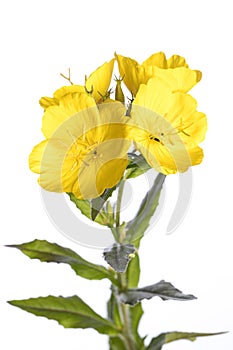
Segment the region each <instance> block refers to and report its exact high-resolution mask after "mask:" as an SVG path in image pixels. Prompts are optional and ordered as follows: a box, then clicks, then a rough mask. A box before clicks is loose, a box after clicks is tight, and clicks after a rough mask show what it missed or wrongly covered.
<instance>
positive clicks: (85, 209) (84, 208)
mask: <svg viewBox="0 0 233 350" xmlns="http://www.w3.org/2000/svg"><path fill="white" fill-rule="evenodd" d="M67 194H68V195H69V197H70V200H71V201H72V202H73V203H74V204H75V205H76V207H77V208H78V209H79V210H80V211H81V213H82V214H83V215H85V216H86V217H87V218H88V219H90V220H92V221H93V219H92V204H91V201H89V200H88V199H78V198H76V197H75V195H74V194H73V193H67ZM95 222H97V223H98V224H100V225H104V226H108V224H109V218H108V216H107V214H106V213H104V212H103V211H101V212H100V213H99V215H98V216H97V217H96V218H95Z"/></svg>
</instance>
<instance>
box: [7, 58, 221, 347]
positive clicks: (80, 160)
mask: <svg viewBox="0 0 233 350" xmlns="http://www.w3.org/2000/svg"><path fill="white" fill-rule="evenodd" d="M114 66H115V67H114ZM117 68H118V72H117V71H116V69H117ZM61 75H62V76H63V78H65V79H66V81H67V83H68V85H66V86H62V87H61V88H59V89H58V90H56V91H55V92H54V94H53V96H52V97H42V98H41V99H40V105H41V107H42V108H43V110H44V114H43V118H42V133H43V136H44V140H42V141H41V142H40V143H39V144H38V145H36V146H35V147H34V148H33V150H32V152H31V154H30V156H29V166H30V169H31V170H32V171H33V172H34V173H37V174H38V175H39V178H38V183H39V185H40V186H41V187H42V188H43V189H44V190H46V191H50V192H57V193H66V194H67V196H68V198H69V199H70V201H71V203H72V202H73V205H75V206H76V208H77V210H78V211H79V212H81V213H82V215H85V216H86V217H87V218H88V219H89V220H91V221H95V222H96V223H97V224H99V225H102V226H106V227H107V228H108V229H109V231H110V232H111V233H112V236H113V239H114V243H113V244H112V245H111V246H108V247H106V248H105V249H104V251H103V258H104V259H105V263H104V264H103V266H100V265H96V264H94V263H91V262H89V261H87V260H85V259H84V258H82V257H81V256H80V255H78V254H77V253H76V252H74V251H72V250H70V249H68V248H64V247H61V246H59V245H57V244H55V243H50V242H47V241H45V240H43V241H42V240H37V239H36V240H34V241H32V242H29V243H23V244H17V245H11V247H15V248H18V249H19V250H20V251H22V252H23V253H24V254H25V255H27V256H28V257H30V258H31V259H39V260H41V261H43V262H56V263H64V264H68V265H69V266H70V267H71V268H72V269H73V270H74V271H75V273H76V274H77V275H78V276H81V277H83V278H86V279H89V280H101V279H107V280H109V283H110V295H109V300H108V302H107V310H106V315H99V314H97V313H96V312H95V311H94V310H93V309H92V308H91V307H90V306H88V305H87V304H86V303H85V301H84V300H82V299H81V298H80V297H79V296H77V295H74V296H69V297H62V296H60V297H55V296H47V297H38V298H31V299H27V300H13V301H9V303H10V304H11V305H14V306H17V307H19V308H21V309H23V310H26V311H28V312H31V313H33V314H35V315H37V316H44V317H47V318H49V319H53V320H57V321H58V323H59V324H61V325H63V326H64V327H65V328H93V329H94V330H96V331H97V332H99V333H101V334H105V335H107V336H108V337H109V349H110V350H160V349H162V347H163V345H165V344H167V343H169V342H172V341H175V340H179V339H188V340H192V341H193V340H195V339H196V338H197V337H202V336H207V335H213V334H219V333H212V334H210V333H193V332H192V333H187V332H178V331H175V332H173V331H172V332H167V333H162V334H160V335H156V336H154V337H153V335H152V336H147V335H143V334H140V333H139V331H138V327H139V323H140V321H141V318H142V315H143V308H142V301H143V300H144V299H151V298H152V297H159V298H161V299H162V300H164V301H166V300H177V301H187V300H193V299H196V298H195V296H193V295H192V294H184V293H183V292H181V291H180V290H179V289H177V288H176V287H174V286H173V285H172V284H171V283H170V282H167V281H164V280H161V281H156V282H155V281H151V284H150V285H148V286H140V287H139V286H138V284H139V278H140V261H139V246H140V241H141V239H142V238H143V236H144V234H145V232H146V230H147V229H148V228H149V226H150V222H151V219H152V217H153V215H154V214H155V211H156V209H157V207H158V204H159V198H160V194H161V193H162V191H163V184H164V181H165V179H166V176H167V175H170V174H175V173H177V172H180V173H182V172H185V171H187V170H188V169H189V168H190V167H191V166H194V165H198V164H200V163H201V162H202V159H203V150H202V149H201V148H200V146H199V144H200V143H201V142H202V141H203V139H204V137H205V133H206V129H207V121H206V116H205V114H204V113H202V112H200V111H198V110H197V102H196V100H195V99H194V98H193V97H192V96H191V95H190V94H189V93H188V92H189V91H190V90H191V89H192V87H194V86H195V85H196V84H197V83H198V82H199V81H200V80H201V72H200V71H198V70H193V69H191V68H189V66H188V64H187V62H186V60H185V59H184V58H183V57H181V56H178V55H173V56H172V57H170V58H169V59H167V58H166V56H165V54H164V53H162V52H159V53H155V54H153V55H151V56H150V57H149V58H148V59H146V60H145V61H144V62H143V63H142V64H139V63H138V62H137V61H136V60H134V59H131V58H129V57H124V56H122V55H119V54H116V53H115V57H114V58H113V59H111V60H110V61H109V62H106V63H104V64H103V65H102V66H100V67H99V68H97V69H96V70H95V71H94V72H93V73H91V74H90V75H89V76H85V77H84V79H83V82H82V83H81V84H80V85H79V84H76V83H74V82H73V81H72V78H71V75H70V71H69V74H68V76H66V75H64V74H61ZM123 85H124V87H123ZM125 91H127V92H125ZM152 169H154V174H155V175H156V176H155V179H154V183H153V184H152V186H151V187H150V188H149V190H148V192H147V194H146V196H145V197H144V198H143V199H142V203H141V205H140V206H139V209H138V211H137V213H135V215H134V216H133V218H131V220H129V221H128V222H127V221H122V217H121V211H122V210H121V202H122V196H123V191H124V186H125V183H126V182H127V181H128V180H129V179H131V180H132V179H134V178H136V177H138V176H141V175H142V174H145V173H146V172H147V171H149V170H150V171H153V170H152ZM132 181H133V180H132ZM113 194H114V196H113ZM113 198H116V201H115V202H113ZM78 229H79V228H78V227H77V230H78ZM86 348H88V342H87V344H86ZM97 348H98V346H97Z"/></svg>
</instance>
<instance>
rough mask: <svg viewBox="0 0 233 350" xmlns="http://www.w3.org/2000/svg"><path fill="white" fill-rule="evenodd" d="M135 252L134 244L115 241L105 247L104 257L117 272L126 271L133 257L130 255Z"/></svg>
mask: <svg viewBox="0 0 233 350" xmlns="http://www.w3.org/2000/svg"><path fill="white" fill-rule="evenodd" d="M134 253H135V247H134V246H133V245H132V244H120V243H114V244H113V245H112V246H110V247H108V248H105V250H104V253H103V255H104V259H105V260H106V261H107V263H108V264H109V265H110V266H111V267H112V268H113V269H114V270H115V271H117V272H121V273H122V272H125V270H126V268H127V266H128V263H129V261H130V259H131V257H130V255H131V254H134Z"/></svg>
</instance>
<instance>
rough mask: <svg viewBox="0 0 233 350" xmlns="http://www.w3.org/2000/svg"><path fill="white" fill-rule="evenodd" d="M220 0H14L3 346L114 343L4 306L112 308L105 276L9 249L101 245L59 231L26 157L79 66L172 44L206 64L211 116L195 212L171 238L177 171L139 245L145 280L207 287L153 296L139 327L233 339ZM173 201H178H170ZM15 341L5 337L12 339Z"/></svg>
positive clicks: (4, 33)
mask: <svg viewBox="0 0 233 350" xmlns="http://www.w3.org/2000/svg"><path fill="white" fill-rule="evenodd" d="M230 5H231V2H230V1H227V0H222V1H206V2H204V1H197V0H196V1H187V0H177V1H173V0H170V1H155V0H154V1H147V0H144V1H135V0H134V1H122V2H121V1H115V2H113V1H107V0H106V1H104V0H99V1H87V2H84V1H77V0H76V1H71V0H66V1H59V0H56V1H51V0H49V1H48V0H47V1H44V0H40V1H25V0H21V1H11V0H9V1H7V2H6V1H5V2H4V3H3V2H2V4H1V9H0V17H1V18H0V26H1V28H0V29H1V56H0V60H1V65H0V88H1V94H0V96H1V110H0V114H1V117H0V118H1V138H0V141H1V202H2V209H1V212H2V215H1V238H0V239H1V244H0V250H1V252H0V259H1V262H0V269H1V288H0V299H1V304H0V307H1V311H0V314H1V316H0V317H1V318H0V322H1V325H0V329H1V337H0V347H1V348H4V349H5V350H13V349H24V350H29V349H30V350H31V349H33V350H41V349H45V350H47V349H55V348H56V350H63V349H64V348H68V349H69V350H76V349H84V348H85V349H102V350H105V349H107V337H105V336H103V335H99V334H98V333H97V332H95V331H93V330H73V329H71V330H67V329H64V328H63V327H61V326H59V325H58V324H57V323H56V322H55V321H49V320H47V319H45V318H39V317H35V316H34V315H31V314H29V313H26V312H24V311H22V310H20V309H17V308H14V307H12V306H10V305H8V304H7V303H6V301H7V300H11V299H24V298H28V297H36V296H46V295H49V294H53V295H64V296H69V295H73V294H75V293H77V294H78V295H79V296H80V297H82V298H83V299H84V300H85V301H86V302H88V303H90V305H91V306H92V307H93V308H94V309H95V310H96V311H97V312H99V313H100V314H102V315H105V301H106V299H107V297H108V295H109V284H108V282H106V281H98V282H91V281H86V280H84V279H81V278H79V277H76V276H75V274H74V272H73V271H72V270H71V269H69V267H68V266H62V265H56V264H46V263H41V262H39V261H37V260H30V259H28V258H27V257H26V256H24V255H23V254H21V253H20V252H19V251H17V250H15V249H9V248H6V247H4V245H6V244H14V243H23V242H28V241H31V240H33V239H34V238H38V239H47V240H48V241H51V242H56V243H58V244H61V245H64V246H67V247H70V248H72V249H74V250H76V251H77V252H78V253H79V254H80V255H81V256H83V257H84V258H86V259H90V260H91V261H93V262H98V263H102V257H101V251H100V250H95V249H90V248H86V247H83V246H81V245H78V244H75V243H74V242H72V241H70V240H69V239H67V238H66V237H64V236H63V235H62V234H60V233H59V232H58V231H57V230H56V228H55V227H54V226H53V224H52V223H51V222H50V220H49V218H48V216H47V215H46V213H45V210H44V208H43V204H42V201H41V196H40V189H39V186H38V185H37V182H36V176H35V175H34V174H32V173H31V172H30V171H29V169H28V164H27V162H28V160H27V159H28V154H29V152H30V151H31V148H32V147H33V146H34V145H35V144H36V143H38V142H39V141H40V140H42V134H41V133H40V126H41V117H42V109H41V108H40V106H39V105H38V99H39V98H40V97H41V96H43V95H47V96H50V95H51V94H52V93H53V91H54V90H56V89H57V88H58V87H60V86H61V85H63V84H64V83H65V82H64V81H63V80H62V78H61V77H60V76H59V73H60V72H63V73H66V71H67V68H68V67H70V68H71V70H72V72H73V78H74V80H75V81H76V82H77V83H82V82H83V77H84V74H89V73H91V72H92V71H93V70H94V69H95V68H96V67H98V66H99V65H101V64H102V63H103V62H105V61H107V60H110V59H111V58H112V56H113V53H114V51H115V50H116V51H117V52H118V53H120V54H123V55H125V56H130V57H133V58H135V59H137V60H138V61H139V62H141V61H143V60H144V59H146V58H147V57H148V56H149V55H150V54H152V53H154V52H158V51H164V52H165V53H166V54H167V56H168V57H169V56H170V55H172V54H174V53H176V54H180V55H183V56H184V57H186V59H187V61H188V63H189V64H190V66H191V67H192V68H194V69H195V68H196V69H200V70H201V71H202V72H203V79H202V81H201V82H200V84H199V85H198V86H197V87H196V88H195V89H194V90H193V95H194V96H195V97H197V99H198V102H199V110H201V111H204V112H205V113H206V114H207V115H208V121H209V130H208V134H207V137H206V141H205V142H204V143H203V148H204V150H205V159H204V162H203V163H202V164H201V165H200V166H198V167H196V168H194V169H193V177H194V186H193V196H192V202H191V205H190V207H189V211H188V213H187V215H186V217H185V219H184V221H183V223H182V224H181V225H180V226H179V228H178V229H177V230H176V231H175V232H174V233H173V234H172V235H169V236H168V235H166V234H165V231H166V225H167V221H168V218H169V215H170V212H169V210H172V207H171V204H170V203H173V202H174V198H176V194H177V193H176V189H175V188H176V186H177V182H176V177H174V178H169V179H168V180H167V183H166V191H167V199H166V201H167V202H166V203H165V209H164V211H163V213H162V217H161V219H160V220H159V222H158V224H157V226H155V228H154V229H153V230H152V231H151V232H150V233H148V234H147V236H146V237H145V239H144V241H143V243H142V246H141V266H142V276H141V282H140V284H141V285H146V284H152V283H155V282H157V281H159V280H160V279H162V278H163V279H166V280H167V281H170V282H172V283H173V284H174V285H175V286H176V287H177V288H179V289H181V290H182V291H184V292H186V293H192V294H195V295H196V296H198V300H197V301H191V302H162V301H161V300H159V299H156V298H154V299H153V300H150V301H145V302H144V310H145V315H144V318H143V321H142V324H141V328H140V331H141V334H143V335H145V334H148V335H149V337H148V340H149V338H150V337H151V336H155V335H157V334H158V333H160V332H163V331H172V330H178V331H198V332H216V331H227V330H228V331H230V333H229V334H227V335H222V336H217V337H210V338H202V339H199V340H197V341H196V342H194V343H191V342H188V341H179V342H175V343H173V344H169V345H167V346H166V347H165V348H167V349H168V350H184V349H185V350H196V349H197V350H206V349H211V350H219V349H224V350H231V349H232V348H233V316H232V314H233V301H232V293H233V283H232V266H233V258H232V250H233V248H232V235H233V230H232V138H233V125H232V118H233V113H232V96H233V90H232V81H233V74H232V61H233V53H232V32H233V25H232V11H231V7H230ZM166 208H168V209H166ZM3 344H5V345H3Z"/></svg>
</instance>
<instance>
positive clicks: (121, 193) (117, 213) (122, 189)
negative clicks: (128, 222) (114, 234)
mask: <svg viewBox="0 0 233 350" xmlns="http://www.w3.org/2000/svg"><path fill="white" fill-rule="evenodd" d="M125 181H126V180H124V179H123V180H122V181H121V183H120V186H119V190H118V196H117V203H116V227H119V226H120V216H121V202H122V196H123V191H124V186H125Z"/></svg>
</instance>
